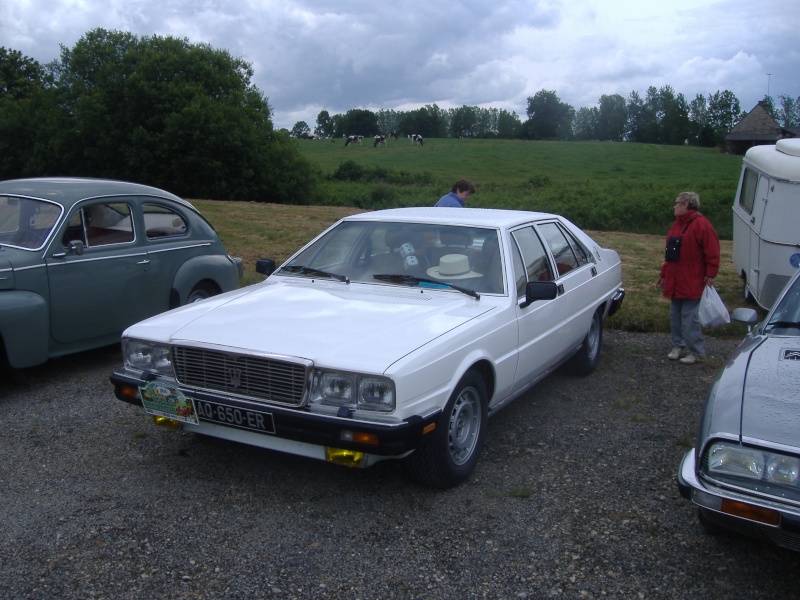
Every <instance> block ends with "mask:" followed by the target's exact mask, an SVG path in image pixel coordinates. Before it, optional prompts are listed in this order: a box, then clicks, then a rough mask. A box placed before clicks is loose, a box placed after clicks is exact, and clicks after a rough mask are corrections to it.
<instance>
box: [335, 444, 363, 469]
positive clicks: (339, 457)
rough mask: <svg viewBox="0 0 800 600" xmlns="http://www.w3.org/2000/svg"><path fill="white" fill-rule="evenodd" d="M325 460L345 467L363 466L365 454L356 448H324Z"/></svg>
mask: <svg viewBox="0 0 800 600" xmlns="http://www.w3.org/2000/svg"><path fill="white" fill-rule="evenodd" d="M325 460H327V461H328V462H332V463H335V464H337V465H344V466H345V467H363V466H364V462H365V461H366V456H364V453H363V452H358V451H357V450H345V449H344V448H325Z"/></svg>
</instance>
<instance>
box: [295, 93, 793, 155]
mask: <svg viewBox="0 0 800 600" xmlns="http://www.w3.org/2000/svg"><path fill="white" fill-rule="evenodd" d="M766 100H767V103H768V107H769V110H770V113H771V114H772V115H773V117H775V120H776V121H777V122H778V123H779V124H780V125H782V126H783V127H797V126H800V98H796V99H794V98H791V97H790V96H779V100H780V106H779V107H776V105H775V103H774V101H773V99H772V98H766ZM745 114H747V113H746V111H743V110H742V108H741V106H740V103H739V100H738V98H737V97H736V96H735V95H734V94H733V92H731V91H729V90H723V91H717V92H715V93H713V94H710V95H708V96H707V97H706V96H705V95H703V94H698V95H697V96H695V98H694V99H693V100H692V101H687V100H686V98H685V97H684V95H683V94H681V93H676V92H675V90H674V89H673V88H672V87H671V86H669V85H666V86H663V87H661V88H656V87H654V86H651V87H649V88H648V89H647V91H646V92H645V94H644V96H641V95H640V94H639V92H637V91H632V92H631V93H630V94H629V95H628V97H627V98H624V97H623V96H621V95H619V94H611V95H603V96H601V97H600V99H599V100H598V105H597V106H593V107H590V108H580V109H578V110H577V111H576V110H575V109H574V108H573V107H572V106H570V105H569V104H567V103H565V102H563V101H562V100H561V99H560V98H559V97H558V94H557V93H556V92H555V91H553V90H540V91H539V92H537V93H536V94H535V95H533V96H530V97H528V104H527V109H526V116H527V119H525V120H524V121H523V120H522V119H521V118H520V117H519V115H517V114H516V113H515V112H509V111H507V110H505V109H497V108H481V107H477V106H462V107H460V108H451V109H442V108H440V107H438V106H437V105H436V104H432V105H426V106H423V107H421V108H418V109H416V110H410V111H394V110H379V111H377V112H373V111H370V110H365V109H352V110H349V111H347V112H346V113H345V114H335V115H333V116H331V115H330V113H329V112H328V111H326V110H323V111H321V112H320V113H319V115H318V116H317V122H316V126H315V127H314V129H313V132H312V130H311V128H310V127H309V125H308V124H307V123H306V122H305V121H298V122H297V123H295V125H294V127H292V130H291V131H290V132H288V133H290V135H292V136H293V137H296V138H307V137H311V136H312V135H313V136H317V137H342V136H347V135H367V136H373V135H378V134H380V135H383V134H385V133H387V132H389V131H396V132H399V133H401V134H404V135H408V134H411V133H417V134H420V135H422V136H424V137H451V138H501V139H526V140H601V141H619V142H622V141H628V142H640V143H647V144H683V143H685V142H686V141H687V140H688V142H689V143H691V144H693V145H698V146H705V147H713V146H723V145H724V142H725V136H726V134H727V133H728V132H729V131H730V130H731V128H733V126H734V125H735V124H736V123H737V122H738V121H739V120H740V119H741V118H742V117H744V116H745Z"/></svg>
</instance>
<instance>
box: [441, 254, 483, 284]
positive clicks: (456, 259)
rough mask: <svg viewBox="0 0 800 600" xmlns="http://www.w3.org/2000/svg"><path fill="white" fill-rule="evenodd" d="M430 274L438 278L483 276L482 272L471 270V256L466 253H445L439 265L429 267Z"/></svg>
mask: <svg viewBox="0 0 800 600" xmlns="http://www.w3.org/2000/svg"><path fill="white" fill-rule="evenodd" d="M428 275H430V276H431V277H436V278H437V279H469V278H471V277H481V274H480V273H476V272H475V271H472V270H470V266H469V258H468V257H467V255H466V254H445V255H444V256H443V257H442V258H440V259H439V266H438V267H431V268H430V269H428Z"/></svg>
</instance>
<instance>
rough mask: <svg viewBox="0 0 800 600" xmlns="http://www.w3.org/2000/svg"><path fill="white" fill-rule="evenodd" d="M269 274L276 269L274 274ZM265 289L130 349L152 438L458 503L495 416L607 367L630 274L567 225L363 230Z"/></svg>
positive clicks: (137, 399) (381, 222)
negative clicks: (216, 443) (393, 482)
mask: <svg viewBox="0 0 800 600" xmlns="http://www.w3.org/2000/svg"><path fill="white" fill-rule="evenodd" d="M265 264H266V265H269V261H265ZM259 270H260V271H261V272H264V273H265V274H267V275H269V276H268V277H267V279H266V280H265V281H263V282H262V283H259V284H255V285H252V286H249V287H246V288H242V289H240V290H238V291H234V292H230V293H226V294H222V295H219V296H215V297H213V298H209V299H207V300H204V301H202V302H197V303H194V304H192V305H190V306H186V307H183V308H179V309H176V310H172V311H169V312H167V313H163V314H161V315H158V316H156V317H152V318H150V319H147V320H145V321H142V322H140V323H138V324H136V325H133V326H132V327H130V328H128V329H127V330H126V331H125V332H124V334H123V358H124V367H123V368H122V369H121V370H119V371H117V372H115V373H114V374H113V375H112V377H111V380H112V382H113V384H114V386H115V392H116V395H117V397H118V398H119V399H120V400H124V401H126V402H130V403H133V404H136V405H138V406H140V407H143V408H144V411H145V412H146V413H148V414H149V415H151V416H152V417H153V419H154V420H155V421H156V422H157V423H158V424H162V425H166V426H171V427H175V428H177V427H182V428H183V429H186V430H189V431H193V432H196V433H200V434H204V435H209V436H214V437H219V438H224V439H227V440H234V441H237V442H242V443H245V444H251V445H254V446H259V447H262V448H268V449H273V450H279V451H282V452H288V453H291V454H297V455H302V456H307V457H313V458H317V459H321V460H327V461H329V462H332V463H338V464H344V465H348V466H356V467H366V466H369V465H371V464H374V463H375V462H377V461H379V460H383V459H387V458H406V459H407V463H408V465H409V468H410V472H411V474H412V476H413V477H414V479H415V480H417V481H418V482H420V483H423V484H425V485H429V486H433V487H440V488H445V487H451V486H454V485H457V484H459V483H460V482H462V481H464V480H465V479H466V478H467V477H468V476H469V474H470V473H471V472H472V470H473V469H474V467H475V465H476V463H477V461H478V458H479V455H480V452H481V448H482V446H483V440H484V435H485V432H486V425H487V419H488V417H489V415H491V414H492V413H494V412H495V411H497V410H499V409H500V408H501V407H503V406H505V405H506V404H508V403H509V402H510V401H512V400H514V399H515V398H517V397H519V396H520V395H522V394H523V393H524V392H525V391H527V390H528V389H530V387H531V386H533V385H534V384H535V383H536V382H537V381H539V380H541V379H542V378H543V377H545V376H546V375H547V374H548V373H550V372H552V371H553V370H554V369H556V368H557V367H559V366H560V365H563V364H565V363H567V364H568V366H569V367H570V368H571V369H572V370H574V371H575V372H576V373H578V374H588V373H590V372H591V371H592V370H593V369H594V368H595V366H596V365H597V363H598V360H599V356H600V347H601V343H602V325H603V319H604V318H605V317H607V316H609V315H611V314H613V313H614V312H615V311H616V310H617V309H618V308H619V307H620V305H621V304H622V300H623V298H624V295H625V292H624V289H623V288H622V279H621V277H622V269H621V264H620V258H619V256H618V254H617V253H616V252H615V251H614V250H609V249H605V248H601V247H600V246H599V245H598V244H597V243H595V242H594V241H593V240H592V239H591V238H590V237H589V236H587V235H586V234H585V233H584V232H582V231H581V230H580V229H578V228H577V227H576V226H575V225H573V224H572V223H570V222H569V221H567V220H566V219H564V218H563V217H560V216H558V215H553V214H546V213H535V212H523V211H506V210H484V209H450V208H407V209H396V210H385V211H376V212H368V213H363V214H359V215H353V216H350V217H347V218H345V219H342V220H341V221H339V222H337V223H335V224H334V225H333V226H331V227H330V228H329V229H327V230H326V231H324V232H323V233H322V234H320V235H319V236H318V237H317V238H315V239H314V240H312V241H311V242H310V243H309V244H307V245H306V246H305V247H303V248H302V249H301V250H300V251H299V252H297V253H296V254H295V255H294V256H292V257H291V258H290V259H289V260H288V261H287V262H286V263H284V264H283V265H282V266H280V267H279V268H278V269H276V270H274V271H273V268H271V266H267V267H264V266H263V265H262V268H260V269H259Z"/></svg>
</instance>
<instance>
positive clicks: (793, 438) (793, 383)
mask: <svg viewBox="0 0 800 600" xmlns="http://www.w3.org/2000/svg"><path fill="white" fill-rule="evenodd" d="M798 389H800V338H796V337H773V338H767V339H766V340H764V342H763V343H761V344H760V345H758V346H757V347H756V348H755V349H754V350H753V351H752V353H751V354H750V363H749V365H748V368H747V378H746V379H745V384H744V402H743V406H742V436H744V437H749V438H754V439H759V440H765V441H770V442H773V443H776V444H786V445H788V446H795V447H798V446H800V395H798V393H797V390H798Z"/></svg>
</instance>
